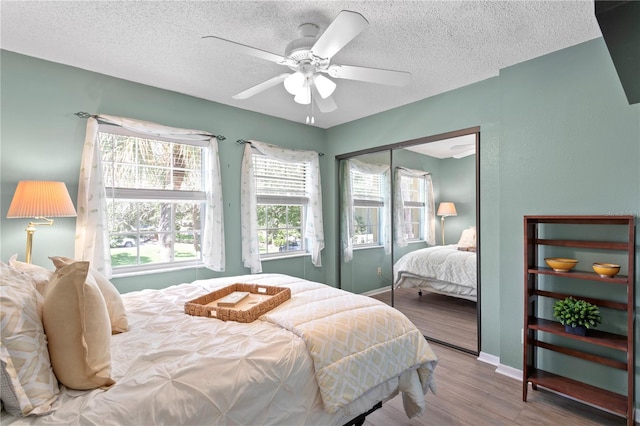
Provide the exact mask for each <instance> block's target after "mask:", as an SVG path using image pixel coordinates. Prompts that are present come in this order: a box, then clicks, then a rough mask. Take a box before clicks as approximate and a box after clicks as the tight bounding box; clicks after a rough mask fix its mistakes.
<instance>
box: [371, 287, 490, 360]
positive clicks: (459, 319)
mask: <svg viewBox="0 0 640 426" xmlns="http://www.w3.org/2000/svg"><path fill="white" fill-rule="evenodd" d="M393 293H394V307H395V308H396V309H398V310H399V311H400V312H402V313H404V314H405V315H406V316H407V317H408V318H409V319H410V320H411V322H413V323H414V324H415V325H416V327H418V330H420V331H422V334H424V335H425V336H428V337H430V338H433V339H437V340H440V341H444V342H447V343H451V344H453V345H456V346H460V347H462V348H464V349H466V350H470V351H473V352H475V351H477V350H478V333H477V329H478V327H477V311H476V303H475V302H473V301H471V300H466V299H458V298H455V297H450V296H444V295H441V294H436V293H429V292H427V291H423V293H422V296H419V295H418V289H416V288H397V289H394V290H393ZM371 297H374V298H376V299H378V300H381V301H383V302H385V303H388V304H391V290H389V291H386V292H384V293H379V294H376V295H373V296H371Z"/></svg>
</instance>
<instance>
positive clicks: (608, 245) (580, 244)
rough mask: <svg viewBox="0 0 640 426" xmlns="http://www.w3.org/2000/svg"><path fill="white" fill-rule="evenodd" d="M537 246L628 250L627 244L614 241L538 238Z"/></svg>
mask: <svg viewBox="0 0 640 426" xmlns="http://www.w3.org/2000/svg"><path fill="white" fill-rule="evenodd" d="M534 243H535V244H538V245H541V246H557V247H576V248H588V249H601V250H627V248H628V247H629V245H628V244H627V243H618V242H614V241H580V240H546V239H539V238H536V240H535V241H534Z"/></svg>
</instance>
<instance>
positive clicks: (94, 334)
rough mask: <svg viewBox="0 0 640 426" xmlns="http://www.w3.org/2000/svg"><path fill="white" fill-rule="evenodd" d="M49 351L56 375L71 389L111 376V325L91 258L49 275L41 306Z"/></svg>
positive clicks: (101, 382) (102, 381)
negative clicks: (94, 275) (91, 264)
mask: <svg viewBox="0 0 640 426" xmlns="http://www.w3.org/2000/svg"><path fill="white" fill-rule="evenodd" d="M42 317H43V322H44V330H45V333H46V334H47V339H48V340H49V356H50V357H51V365H52V366H53V372H54V373H55V375H56V377H57V378H58V381H60V383H62V384H63V385H65V386H67V387H69V388H72V389H95V388H100V387H102V388H106V387H110V386H111V385H113V384H114V383H115V382H114V381H113V380H112V379H111V326H110V324H109V314H108V313H107V305H106V304H105V301H104V298H103V297H102V293H101V292H100V289H99V288H98V285H97V284H96V281H95V280H94V279H93V278H92V277H91V276H90V275H89V262H75V263H72V264H70V265H67V266H63V267H62V268H60V269H58V270H57V271H56V272H55V273H54V274H53V276H52V277H51V282H49V285H48V286H47V291H46V293H45V297H44V307H43V311H42Z"/></svg>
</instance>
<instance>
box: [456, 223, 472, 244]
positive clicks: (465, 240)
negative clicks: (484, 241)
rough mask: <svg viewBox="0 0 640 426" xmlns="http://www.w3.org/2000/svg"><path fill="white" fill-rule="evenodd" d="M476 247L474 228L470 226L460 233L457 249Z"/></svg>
mask: <svg viewBox="0 0 640 426" xmlns="http://www.w3.org/2000/svg"><path fill="white" fill-rule="evenodd" d="M475 246H476V227H475V226H470V227H469V228H467V229H465V230H464V231H462V235H460V240H459V241H458V247H475Z"/></svg>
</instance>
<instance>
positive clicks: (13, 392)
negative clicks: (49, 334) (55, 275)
mask: <svg viewBox="0 0 640 426" xmlns="http://www.w3.org/2000/svg"><path fill="white" fill-rule="evenodd" d="M42 303H43V299H42V295H41V294H40V293H38V292H37V291H36V288H35V285H34V283H33V282H32V281H31V280H30V279H29V277H28V276H27V275H25V274H22V273H21V272H20V271H17V270H15V269H14V268H12V267H11V266H9V265H7V264H5V263H3V262H0V328H1V330H0V335H1V339H2V344H1V345H0V364H1V365H2V367H1V369H0V376H1V377H0V381H1V384H2V386H1V388H0V389H1V391H0V398H1V399H2V405H4V408H5V409H6V410H7V411H8V412H9V413H10V414H13V415H14V416H27V415H30V414H34V415H42V414H47V413H49V412H51V411H53V410H52V404H53V403H54V402H55V401H56V400H57V398H58V394H59V389H58V380H57V379H56V376H55V375H54V374H53V370H52V368H51V362H50V359H49V351H48V350H47V338H46V336H45V334H44V328H43V326H42Z"/></svg>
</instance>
